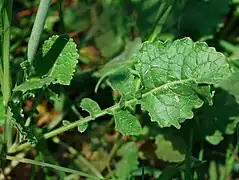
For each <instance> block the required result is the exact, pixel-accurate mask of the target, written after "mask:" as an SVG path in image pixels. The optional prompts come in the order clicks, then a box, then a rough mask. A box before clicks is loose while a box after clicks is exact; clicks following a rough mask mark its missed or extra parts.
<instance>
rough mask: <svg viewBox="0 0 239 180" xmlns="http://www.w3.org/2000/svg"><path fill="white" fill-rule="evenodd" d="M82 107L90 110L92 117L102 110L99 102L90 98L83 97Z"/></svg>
mask: <svg viewBox="0 0 239 180" xmlns="http://www.w3.org/2000/svg"><path fill="white" fill-rule="evenodd" d="M80 107H81V108H82V109H83V110H85V111H87V112H89V113H90V116H91V117H95V116H96V115H97V114H98V113H100V112H101V109H100V107H99V105H98V104H97V102H95V101H93V100H92V99H90V98H84V99H82V101H81V105H80Z"/></svg>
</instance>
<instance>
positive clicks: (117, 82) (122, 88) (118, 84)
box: [109, 67, 135, 99]
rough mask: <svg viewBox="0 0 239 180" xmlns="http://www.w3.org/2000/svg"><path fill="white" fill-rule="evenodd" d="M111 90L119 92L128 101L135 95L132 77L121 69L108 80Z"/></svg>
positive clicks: (125, 69) (126, 70)
mask: <svg viewBox="0 0 239 180" xmlns="http://www.w3.org/2000/svg"><path fill="white" fill-rule="evenodd" d="M109 81H110V84H111V86H112V88H113V89H114V90H116V91H119V92H120V93H121V94H122V96H123V98H124V99H130V98H133V97H134V94H135V83H134V76H133V75H132V74H131V73H130V71H129V69H128V68H126V67H121V68H119V69H118V70H117V72H115V73H114V74H113V75H111V76H110V78H109Z"/></svg>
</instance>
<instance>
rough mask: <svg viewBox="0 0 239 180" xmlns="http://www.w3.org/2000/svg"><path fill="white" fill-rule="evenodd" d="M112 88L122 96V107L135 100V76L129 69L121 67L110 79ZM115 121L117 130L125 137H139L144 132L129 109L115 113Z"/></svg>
mask: <svg viewBox="0 0 239 180" xmlns="http://www.w3.org/2000/svg"><path fill="white" fill-rule="evenodd" d="M109 81H110V85H111V87H112V88H113V89H114V90H116V91H119V92H120V93H121V95H122V99H121V101H120V105H121V104H123V105H122V106H124V105H125V104H124V101H125V100H129V99H131V98H134V95H135V90H136V88H135V82H134V76H133V75H132V74H131V73H130V71H129V69H128V68H127V67H121V68H119V69H118V70H117V72H115V73H114V74H113V75H112V76H111V77H110V78H109ZM113 115H114V119H115V129H117V130H118V131H119V132H121V133H122V134H123V135H139V134H141V132H142V127H141V125H140V123H139V121H138V120H137V118H136V117H135V116H133V115H132V114H131V113H130V112H129V111H128V110H127V108H123V109H120V110H117V111H114V112H113Z"/></svg>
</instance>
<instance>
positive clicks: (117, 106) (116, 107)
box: [10, 79, 193, 153]
mask: <svg viewBox="0 0 239 180" xmlns="http://www.w3.org/2000/svg"><path fill="white" fill-rule="evenodd" d="M192 80H193V79H186V80H179V81H174V82H170V83H168V84H164V85H162V86H159V87H156V88H154V89H152V90H150V91H148V92H146V93H144V94H142V97H146V96H148V95H151V94H152V93H155V92H158V91H161V90H164V89H165V88H168V87H169V86H171V85H172V86H173V85H176V84H181V83H187V82H190V81H192ZM137 101H138V99H136V98H132V99H130V100H127V101H125V106H126V107H127V106H130V105H132V104H135V103H136V102H137ZM119 109H121V105H120V103H118V104H115V105H114V106H111V107H109V108H107V109H104V110H102V111H101V112H100V113H98V114H96V115H95V116H94V117H92V116H87V117H85V118H82V119H80V120H78V121H75V122H73V123H70V124H69V125H67V126H62V127H59V128H57V129H55V130H52V131H50V132H48V133H46V134H44V135H43V137H44V139H49V138H52V137H54V136H56V135H58V134H61V133H63V132H65V131H68V130H70V129H73V128H75V127H77V126H78V125H82V124H85V123H88V122H89V121H92V120H94V119H96V118H99V117H102V116H104V115H107V114H112V112H114V111H117V110H119ZM30 147H31V144H30V143H24V144H21V145H19V146H18V147H16V148H12V149H11V150H10V153H15V152H17V151H21V150H23V149H25V148H30Z"/></svg>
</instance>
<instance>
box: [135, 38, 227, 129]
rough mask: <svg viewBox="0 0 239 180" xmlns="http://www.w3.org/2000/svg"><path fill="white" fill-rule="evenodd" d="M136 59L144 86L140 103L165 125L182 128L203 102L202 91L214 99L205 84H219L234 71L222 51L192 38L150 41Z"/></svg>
mask: <svg viewBox="0 0 239 180" xmlns="http://www.w3.org/2000/svg"><path fill="white" fill-rule="evenodd" d="M134 59H135V69H136V70H137V71H138V72H139V74H140V77H141V82H142V87H143V88H144V90H143V93H142V98H141V99H139V102H138V103H140V104H141V106H142V108H143V109H144V110H146V111H148V112H149V115H150V117H151V120H152V121H156V122H158V124H159V125H160V126H161V127H168V126H172V125H173V126H175V127H176V128H180V123H182V122H184V121H185V119H191V118H193V111H192V109H195V108H199V107H201V106H202V105H203V100H202V97H201V95H202V94H203V96H204V97H206V98H207V99H208V100H210V98H209V97H211V94H210V92H209V91H208V92H207V91H206V89H204V90H203V91H202V87H203V86H204V84H205V86H208V85H207V84H209V85H217V84H218V83H219V82H220V81H221V80H222V79H224V78H226V77H228V76H229V75H230V69H229V65H228V63H227V62H226V58H225V56H224V55H223V54H222V53H219V52H216V50H215V49H214V48H211V47H208V46H207V44H206V43H202V42H196V43H194V42H193V41H192V40H191V39H189V38H184V39H179V40H176V41H174V42H172V43H167V42H166V43H162V42H157V43H151V42H146V43H144V44H143V47H142V48H141V50H140V52H139V53H138V54H136V56H135V58H134ZM199 85H200V86H199Z"/></svg>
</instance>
